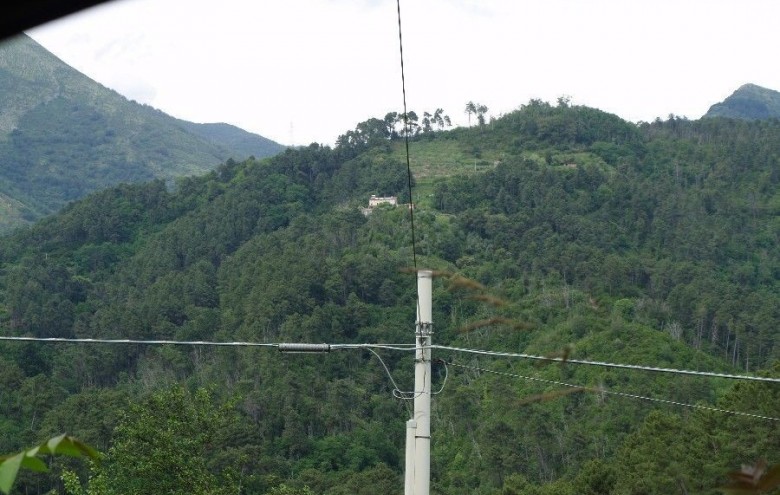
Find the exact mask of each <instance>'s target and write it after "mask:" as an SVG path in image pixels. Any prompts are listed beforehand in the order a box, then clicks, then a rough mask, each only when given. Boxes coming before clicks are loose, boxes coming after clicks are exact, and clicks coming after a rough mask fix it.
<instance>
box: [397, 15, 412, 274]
mask: <svg viewBox="0 0 780 495" xmlns="http://www.w3.org/2000/svg"><path fill="white" fill-rule="evenodd" d="M396 5H397V7H398V49H399V51H400V54H401V93H402V94H403V100H404V144H405V145H406V178H407V182H408V186H409V220H410V223H411V230H412V261H413V262H414V272H415V273H417V246H416V240H415V234H414V198H413V197H412V165H411V161H410V160H409V133H410V132H411V129H410V127H409V114H408V113H407V110H406V74H405V72H404V38H403V31H402V30H401V0H396Z"/></svg>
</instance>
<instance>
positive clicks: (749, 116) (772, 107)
mask: <svg viewBox="0 0 780 495" xmlns="http://www.w3.org/2000/svg"><path fill="white" fill-rule="evenodd" d="M704 116H705V117H729V118H732V119H745V120H762V119H778V118H780V92H777V91H774V90H771V89H767V88H762V87H761V86H757V85H755V84H744V85H742V86H740V87H739V89H737V90H736V91H734V93H733V94H732V95H731V96H729V97H728V98H726V99H725V100H723V101H722V102H720V103H716V104H714V105H712V106H711V107H710V109H709V110H708V111H707V113H706V114H705V115H704Z"/></svg>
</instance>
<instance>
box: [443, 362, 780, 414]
mask: <svg viewBox="0 0 780 495" xmlns="http://www.w3.org/2000/svg"><path fill="white" fill-rule="evenodd" d="M449 365H450V366H454V367H456V368H464V369H470V370H474V371H480V372H483V373H491V374H494V375H500V376H506V377H511V378H521V379H523V380H529V381H534V382H540V383H547V384H550V385H560V386H562V387H570V388H576V389H580V390H583V391H586V392H594V393H598V394H606V395H614V396H617V397H626V398H629V399H639V400H644V401H648V402H657V403H661V404H670V405H673V406H681V407H689V408H692V409H702V410H705V411H713V412H719V413H724V414H733V415H736V416H747V417H750V418H757V419H765V420H768V421H780V418H775V417H773V416H763V415H761V414H754V413H748V412H742V411H731V410H729V409H721V408H718V407H712V406H705V405H702V404H688V403H685V402H677V401H673V400H668V399H657V398H655V397H645V396H643V395H635V394H627V393H624V392H615V391H612V390H607V389H605V388H601V387H583V386H581V385H573V384H571V383H565V382H559V381H555V380H545V379H544V378H538V377H533V376H525V375H518V374H515V373H507V372H504V371H494V370H489V369H485V368H479V367H476V366H465V365H462V364H457V363H452V362H450V363H449Z"/></svg>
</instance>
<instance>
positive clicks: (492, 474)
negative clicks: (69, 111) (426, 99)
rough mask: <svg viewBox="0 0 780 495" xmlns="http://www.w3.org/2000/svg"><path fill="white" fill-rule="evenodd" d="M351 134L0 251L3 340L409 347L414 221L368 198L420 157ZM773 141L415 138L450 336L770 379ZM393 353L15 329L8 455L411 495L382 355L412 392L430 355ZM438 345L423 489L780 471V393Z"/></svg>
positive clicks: (662, 126)
mask: <svg viewBox="0 0 780 495" xmlns="http://www.w3.org/2000/svg"><path fill="white" fill-rule="evenodd" d="M370 122H380V119H372V120H371V121H370ZM364 124H365V123H363V124H360V125H358V126H357V128H356V130H355V131H349V132H348V133H347V134H345V136H344V137H343V139H339V141H338V142H339V144H338V145H337V146H336V147H335V148H333V149H331V148H329V147H323V146H319V145H316V144H315V145H312V146H309V147H307V148H303V149H298V150H286V151H285V152H284V153H281V154H279V155H277V156H275V157H272V158H268V159H264V160H258V159H249V160H246V161H243V162H235V161H229V162H227V163H225V164H223V165H222V166H220V167H219V168H218V169H217V170H215V171H213V172H211V173H208V174H207V175H204V176H202V177H190V178H185V179H181V180H179V182H178V187H176V188H175V189H173V190H171V189H169V188H166V187H165V184H164V183H163V182H162V181H160V180H158V181H153V182H149V183H145V184H140V185H123V186H120V187H116V188H113V189H108V190H105V191H102V192H99V193H96V194H93V195H91V196H89V197H88V198H86V199H84V200H82V201H78V202H75V203H72V204H71V205H69V206H68V207H66V208H65V209H64V210H63V211H62V212H61V213H59V214H57V215H55V216H52V217H49V218H47V219H44V220H43V221H41V222H39V223H37V224H36V225H34V226H33V227H31V228H29V229H26V230H24V231H22V232H19V233H17V234H15V235H13V236H10V237H7V238H4V239H2V240H0V260H2V261H1V262H2V265H0V328H1V329H2V330H1V332H2V334H3V335H28V336H39V337H91V338H109V339H111V338H129V339H177V340H214V341H245V342H257V343H275V342H328V343H394V344H398V343H410V344H411V343H413V331H414V321H415V292H414V291H415V288H416V282H415V276H414V274H410V273H409V268H410V267H412V266H413V263H414V258H413V251H412V249H413V247H412V229H411V223H412V222H411V217H410V210H409V208H406V207H397V208H393V207H387V206H383V207H379V208H375V209H374V210H373V211H372V212H371V213H370V214H368V215H364V214H362V213H361V211H360V208H361V207H364V206H365V205H366V203H367V200H368V197H369V196H370V195H371V194H376V195H398V196H400V198H399V200H400V202H401V203H404V202H407V203H408V202H409V199H410V198H409V196H408V193H407V192H406V190H407V175H406V165H405V156H404V155H403V151H402V150H404V146H403V144H402V143H401V142H400V141H398V139H397V137H396V136H394V135H393V133H392V132H390V131H389V130H387V129H383V127H382V126H381V125H375V126H372V125H364ZM779 138H780V123H778V122H777V121H739V120H730V119H718V118H713V119H702V120H700V121H695V122H691V121H687V120H681V119H670V120H668V121H666V122H661V121H658V122H655V123H652V124H642V125H640V126H636V125H633V124H630V123H627V122H625V121H622V120H621V119H619V118H618V117H615V116H614V115H610V114H606V113H604V112H601V111H599V110H595V109H591V108H585V107H571V106H568V105H567V104H565V102H561V104H559V105H558V106H551V105H549V104H547V103H544V102H540V101H531V102H529V103H528V104H527V105H524V106H523V107H521V108H520V109H519V110H518V111H516V112H513V113H511V114H508V115H506V116H504V117H502V118H500V119H497V120H495V121H493V122H491V123H485V124H484V125H477V126H474V127H472V128H461V129H455V130H452V131H441V132H433V131H429V132H421V133H415V135H414V136H412V138H411V142H410V150H411V157H410V161H411V163H412V168H413V169H414V170H425V174H419V173H418V177H416V178H415V179H416V186H415V188H414V190H413V191H414V195H413V198H412V199H413V200H414V203H415V207H414V209H413V210H411V211H412V212H413V214H414V229H415V231H414V232H415V234H414V238H415V249H416V262H417V265H418V267H420V268H430V269H434V270H436V273H437V274H438V275H439V276H438V277H437V278H436V280H435V284H434V295H433V307H434V316H433V320H434V342H435V343H437V344H445V345H451V346H453V347H458V348H471V349H482V350H492V351H503V352H523V353H527V354H532V355H539V356H565V357H566V358H567V359H579V360H583V359H584V360H595V361H607V362H614V363H624V364H635V365H645V366H653V367H667V368H677V369H692V370H700V371H720V372H726V373H749V374H751V375H759V374H760V375H763V376H774V377H780V366H779V365H778V358H780V348H779V347H778V345H777V341H778V322H780V256H779V254H780V253H779V252H778V250H779V249H780V248H778V246H779V245H780V242H779V241H780V238H779V237H780V223H779V222H780V193H779V192H778V190H779V188H778V182H780V167H778V162H777V160H778V157H779V156H780V139H779ZM401 156H403V157H404V158H403V160H402V159H399V157H401ZM378 353H379V354H380V355H381V357H382V359H383V363H380V362H379V361H378V360H377V358H376V357H375V355H374V354H372V353H370V352H368V351H366V350H342V351H334V352H332V353H330V354H326V355H295V354H280V353H278V352H277V351H276V350H273V349H269V348H262V347H224V348H215V347H186V346H151V345H150V346H142V345H121V346H120V345H100V344H43V343H37V342H7V341H6V342H2V343H0V394H2V396H1V398H2V400H0V432H2V433H0V451H2V452H13V451H18V450H20V449H21V448H22V447H24V446H28V445H34V444H36V443H38V442H40V441H41V440H42V439H45V438H48V437H49V436H52V435H54V434H57V433H61V432H63V431H67V432H68V433H70V434H72V435H74V436H76V437H77V438H80V439H82V440H84V441H86V442H88V443H89V444H91V445H94V446H95V447H97V448H98V449H99V450H101V451H102V452H103V453H104V454H105V456H106V457H105V459H104V461H103V462H102V463H101V465H100V466H98V467H96V468H94V469H93V470H92V472H91V474H90V473H89V472H88V471H89V470H88V469H87V468H86V467H85V466H84V465H81V464H74V463H57V464H55V465H54V469H53V471H52V474H51V475H42V474H38V473H31V474H30V473H25V475H24V477H23V478H21V479H20V480H19V482H18V484H17V488H16V490H17V493H28V494H33V493H46V492H47V491H48V490H49V489H50V488H52V487H57V486H59V483H60V481H59V479H60V478H59V474H60V473H61V472H62V471H63V470H65V469H69V470H74V471H75V472H76V474H77V475H79V476H80V480H81V481H80V482H79V481H78V479H76V478H75V476H76V475H75V474H67V473H66V475H65V479H66V480H68V483H67V486H68V493H90V494H99V493H100V494H109V493H110V494H114V493H117V494H119V493H162V492H164V493H188V494H190V493H197V494H206V493H223V492H224V493H247V494H250V493H251V494H266V493H268V494H291V493H292V494H306V493H316V494H327V495H336V494H345V495H346V494H358V495H360V494H366V495H368V494H376V493H389V494H400V493H402V491H403V478H402V471H403V466H404V460H403V453H404V446H403V442H404V439H405V421H406V420H407V419H408V415H409V412H408V409H407V407H406V406H407V404H406V402H405V401H403V400H399V399H398V398H396V395H398V394H397V393H396V394H394V388H395V386H394V384H393V383H392V382H391V380H390V378H388V376H387V374H386V372H385V368H384V367H383V365H386V366H387V369H388V371H389V373H391V374H392V378H393V379H394V380H395V383H397V384H398V387H399V388H400V389H402V390H410V389H412V380H413V372H412V370H413V356H412V355H410V354H409V353H407V352H403V351H392V350H378ZM434 358H436V359H438V360H439V361H437V362H436V363H435V364H434V367H433V372H434V376H433V382H434V388H438V387H441V388H442V390H441V393H439V394H438V395H435V396H434V400H433V413H432V445H433V447H432V448H433V457H432V476H433V483H432V487H433V489H432V493H437V494H453V493H469V494H485V495H499V494H503V495H511V494H515V495H517V494H522V495H538V494H606V493H612V494H636V495H639V494H658V495H661V494H664V495H667V494H672V493H687V494H715V493H719V492H717V491H716V488H717V487H718V486H722V485H724V484H725V483H727V482H728V477H727V473H729V472H730V471H733V470H736V469H739V467H740V465H742V464H753V463H755V462H757V460H759V459H766V460H767V461H768V462H769V463H770V464H772V463H778V462H780V435H778V434H777V433H778V423H777V421H776V418H777V417H778V411H780V385H779V384H777V383H758V382H741V381H736V380H726V379H713V378H707V377H699V376H690V375H673V374H664V373H649V372H644V371H637V370H625V369H607V368H603V367H597V366H582V365H578V364H575V363H572V362H568V363H565V364H551V365H540V364H539V362H536V361H533V362H531V361H527V360H517V359H510V358H503V357H486V356H484V355H474V354H468V353H463V352H456V351H442V350H437V351H435V352H434ZM681 404H688V405H699V406H704V407H708V408H709V409H695V408H692V407H685V406H683V405H681ZM723 410H728V411H733V412H738V413H743V414H742V415H738V414H729V413H726V412H723ZM772 418H775V419H774V420H773V419H772ZM88 477H90V480H89V487H88V490H87V491H82V488H79V486H78V484H79V483H86V482H87V478H88Z"/></svg>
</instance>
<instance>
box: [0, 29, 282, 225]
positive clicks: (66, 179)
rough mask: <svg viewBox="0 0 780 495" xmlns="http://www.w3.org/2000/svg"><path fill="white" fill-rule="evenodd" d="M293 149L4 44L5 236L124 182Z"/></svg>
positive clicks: (0, 106)
mask: <svg viewBox="0 0 780 495" xmlns="http://www.w3.org/2000/svg"><path fill="white" fill-rule="evenodd" d="M282 149H283V147H282V146H281V145H279V144H277V143H274V142H273V141H271V140H269V139H266V138H263V137H261V136H258V135H255V134H250V133H248V132H246V131H243V130H241V129H238V128H236V127H233V126H229V125H227V124H193V123H191V122H185V121H181V120H178V119H174V118H173V117H170V116H168V115H166V114H164V113H162V112H160V111H159V110H155V109H153V108H152V107H149V106H146V105H140V104H138V103H136V102H133V101H128V100H127V99H126V98H124V97H123V96H121V95H119V94H118V93H116V92H114V91H112V90H110V89H108V88H105V87H103V86H101V85H100V84H98V83H96V82H94V81H92V80H90V79H89V78H87V77H86V76H84V75H83V74H81V73H79V72H77V71H76V70H74V69H72V68H71V67H69V66H67V65H66V64H65V63H63V62H62V61H61V60H59V59H57V58H56V57H55V56H54V55H52V54H51V53H49V52H47V51H46V50H45V49H44V48H43V47H41V46H40V45H38V44H37V43H36V42H35V41H33V40H32V39H31V38H29V37H27V36H26V35H20V36H18V37H16V38H13V39H10V40H6V41H4V42H3V43H2V44H0V195H2V196H3V197H8V198H9V201H3V202H2V203H0V208H2V211H5V212H6V214H4V215H2V216H0V233H4V232H7V231H9V230H11V229H12V228H14V227H18V226H20V225H24V224H29V223H31V222H32V221H34V220H37V219H39V218H41V217H42V216H44V215H47V214H51V213H53V212H55V211H57V210H59V209H60V208H62V207H63V206H64V205H65V204H67V203H68V202H70V201H72V200H74V199H78V198H81V197H83V196H85V195H87V194H88V193H90V192H94V191H97V190H100V189H103V188H105V187H108V186H113V185H117V184H119V183H139V182H148V181H150V180H153V179H155V178H161V179H164V180H172V179H173V178H175V177H179V176H183V175H193V174H202V173H204V172H207V171H209V170H213V169H214V168H216V167H217V166H218V165H219V164H220V163H223V162H224V161H225V160H227V159H229V158H233V159H236V160H239V159H245V158H248V157H249V156H255V157H257V158H262V157H266V156H270V155H273V154H276V153H278V152H280V151H281V150H282Z"/></svg>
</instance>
